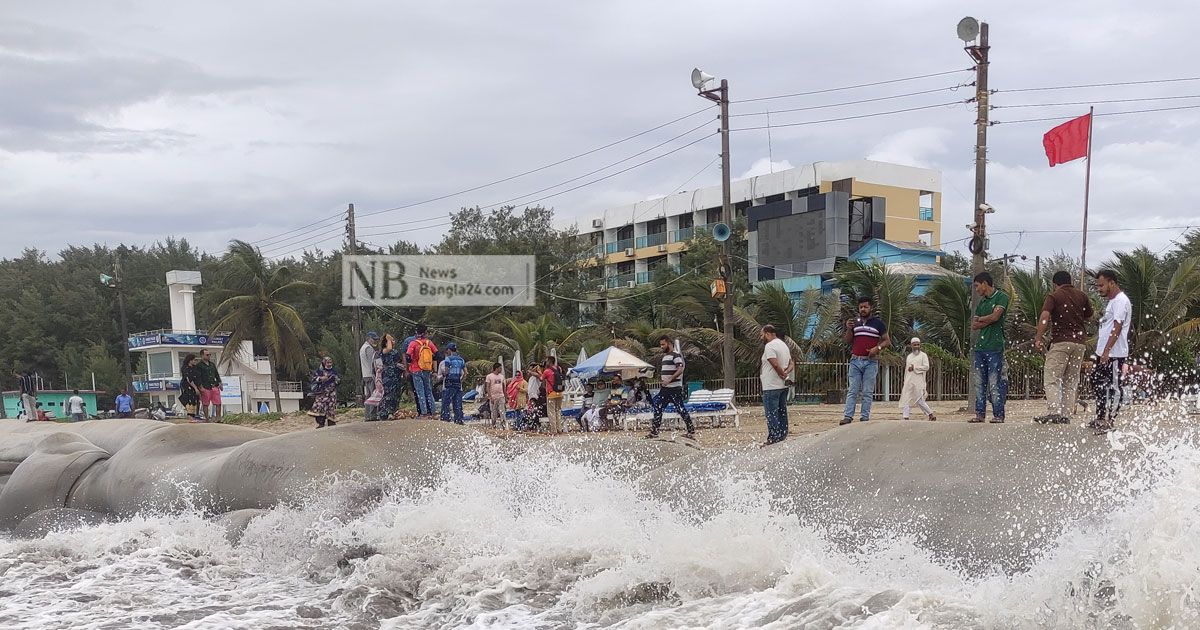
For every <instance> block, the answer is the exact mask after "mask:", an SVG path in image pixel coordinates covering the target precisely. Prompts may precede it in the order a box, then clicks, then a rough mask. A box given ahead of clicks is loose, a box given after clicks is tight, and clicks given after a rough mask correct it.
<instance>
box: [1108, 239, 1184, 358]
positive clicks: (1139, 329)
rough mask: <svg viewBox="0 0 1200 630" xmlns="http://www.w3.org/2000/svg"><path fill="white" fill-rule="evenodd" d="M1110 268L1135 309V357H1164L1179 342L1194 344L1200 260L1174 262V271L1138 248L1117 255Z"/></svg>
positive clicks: (1132, 331) (1132, 329) (1132, 342)
mask: <svg viewBox="0 0 1200 630" xmlns="http://www.w3.org/2000/svg"><path fill="white" fill-rule="evenodd" d="M1116 258H1117V259H1116V260H1115V261H1113V262H1112V263H1110V264H1109V265H1108V267H1109V268H1111V269H1114V270H1115V271H1116V272H1117V275H1118V277H1119V279H1120V285H1121V290H1122V291H1124V292H1125V295H1126V296H1127V297H1128V298H1129V301H1130V303H1131V304H1132V305H1133V325H1132V326H1131V327H1130V330H1129V340H1130V348H1131V349H1132V350H1133V352H1134V353H1135V354H1136V355H1144V354H1145V353H1150V354H1152V355H1156V356H1161V355H1162V353H1163V352H1165V351H1169V350H1170V348H1169V346H1170V345H1172V344H1174V343H1175V342H1178V341H1183V340H1187V339H1192V340H1194V339H1195V338H1196V336H1197V333H1198V332H1200V317H1196V316H1195V309H1196V307H1197V306H1200V258H1197V257H1191V258H1181V259H1178V260H1176V261H1172V263H1173V266H1174V271H1173V272H1171V271H1170V267H1169V266H1168V264H1167V263H1165V262H1164V261H1162V260H1159V259H1158V258H1157V257H1156V256H1155V255H1154V254H1153V253H1152V252H1151V251H1150V250H1148V249H1146V248H1145V247H1139V248H1137V249H1135V250H1133V251H1132V252H1118V253H1117V254H1116Z"/></svg>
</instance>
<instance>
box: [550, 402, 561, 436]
mask: <svg viewBox="0 0 1200 630" xmlns="http://www.w3.org/2000/svg"><path fill="white" fill-rule="evenodd" d="M546 417H547V418H549V419H550V432H551V433H562V396H554V397H550V396H547V397H546Z"/></svg>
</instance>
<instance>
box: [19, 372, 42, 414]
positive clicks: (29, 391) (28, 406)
mask: <svg viewBox="0 0 1200 630" xmlns="http://www.w3.org/2000/svg"><path fill="white" fill-rule="evenodd" d="M13 376H15V377H17V387H18V388H20V390H21V406H22V407H24V408H25V420H26V421H34V420H37V393H38V383H37V376H34V374H33V372H30V371H29V370H22V371H21V372H13Z"/></svg>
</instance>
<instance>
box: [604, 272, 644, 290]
mask: <svg viewBox="0 0 1200 630" xmlns="http://www.w3.org/2000/svg"><path fill="white" fill-rule="evenodd" d="M630 282H634V283H636V282H637V274H634V273H619V274H617V275H615V276H608V277H607V278H605V279H604V286H605V288H608V289H624V288H626V287H627V286H629V283H630Z"/></svg>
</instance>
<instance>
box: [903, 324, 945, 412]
mask: <svg viewBox="0 0 1200 630" xmlns="http://www.w3.org/2000/svg"><path fill="white" fill-rule="evenodd" d="M909 346H910V347H911V348H912V352H909V353H908V358H907V359H905V360H904V389H903V390H901V392H900V416H901V417H902V418H903V419H904V420H908V415H909V413H910V412H911V411H912V406H913V405H916V406H918V407H920V408H921V411H924V412H925V415H927V416H929V419H930V420H937V416H935V415H933V410H932V409H930V408H929V405H928V404H926V403H925V373H926V372H928V371H929V355H928V354H925V352H923V351H922V350H921V340H920V339H918V338H916V337H913V338H912V341H910V342H909Z"/></svg>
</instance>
